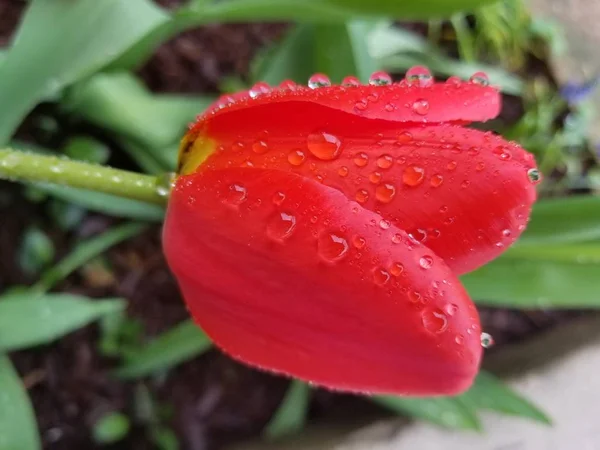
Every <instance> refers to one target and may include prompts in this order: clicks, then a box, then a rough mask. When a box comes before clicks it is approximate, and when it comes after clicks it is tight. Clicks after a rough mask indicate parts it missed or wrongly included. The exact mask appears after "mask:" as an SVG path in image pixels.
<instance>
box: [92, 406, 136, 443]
mask: <svg viewBox="0 0 600 450" xmlns="http://www.w3.org/2000/svg"><path fill="white" fill-rule="evenodd" d="M130 429H131V422H130V420H129V417H127V416H126V415H125V414H122V413H118V412H113V413H109V414H106V415H105V416H104V417H101V418H100V419H99V420H98V421H97V422H96V423H95V424H94V426H93V428H92V436H93V438H94V441H95V442H97V443H98V444H100V445H108V444H114V443H115V442H119V441H121V440H123V439H125V437H126V436H127V434H129V430H130Z"/></svg>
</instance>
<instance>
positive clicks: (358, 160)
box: [354, 152, 369, 167]
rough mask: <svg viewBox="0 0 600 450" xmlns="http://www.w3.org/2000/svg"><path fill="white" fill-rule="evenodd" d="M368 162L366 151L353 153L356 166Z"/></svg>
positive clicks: (361, 165)
mask: <svg viewBox="0 0 600 450" xmlns="http://www.w3.org/2000/svg"><path fill="white" fill-rule="evenodd" d="M368 163H369V156H368V155H367V154H366V153H363V152H361V153H357V154H356V155H354V164H356V165H357V166H358V167H365V166H366V165H367V164H368Z"/></svg>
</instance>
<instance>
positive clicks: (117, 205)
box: [35, 184, 165, 222]
mask: <svg viewBox="0 0 600 450" xmlns="http://www.w3.org/2000/svg"><path fill="white" fill-rule="evenodd" d="M35 186H36V187H37V188H39V189H42V190H43V191H45V192H47V193H49V194H50V195H53V196H54V197H57V198H60V199H61V200H64V201H66V202H70V203H73V204H75V205H79V206H81V207H83V208H86V209H89V210H90V211H96V212H100V213H103V214H106V215H109V216H115V217H122V218H127V219H135V220H144V221H149V222H162V220H163V218H164V214H165V210H164V208H162V207H161V206H158V205H153V204H150V203H144V202H141V201H137V200H131V199H128V198H121V197H117V196H115V195H110V194H104V193H102V192H93V191H87V190H85V189H75V188H70V187H67V186H58V185H55V184H36V185H35Z"/></svg>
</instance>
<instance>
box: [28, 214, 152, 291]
mask: <svg viewBox="0 0 600 450" xmlns="http://www.w3.org/2000/svg"><path fill="white" fill-rule="evenodd" d="M145 228H146V225H144V224H139V223H127V224H124V225H120V226H116V227H114V228H112V229H110V230H108V231H106V232H104V233H102V234H101V235H99V236H95V237H93V238H91V239H88V240H87V241H84V242H80V243H78V244H77V245H76V246H75V247H74V248H73V250H71V253H69V254H68V255H67V256H65V257H64V258H63V259H62V260H61V261H60V262H58V263H57V264H55V265H54V267H52V268H51V269H49V270H47V271H46V272H45V273H44V274H42V276H41V277H40V279H39V280H38V282H37V283H35V284H34V285H33V286H32V288H31V289H32V291H33V292H38V293H43V292H46V291H49V290H50V289H52V287H53V286H54V285H56V283H58V282H59V281H61V280H63V279H64V278H66V277H67V276H68V275H69V274H70V273H71V272H73V271H75V270H77V268H79V267H81V266H82V265H83V264H85V263H86V262H88V261H90V260H91V259H93V258H95V257H96V256H98V255H100V254H101V253H104V252H105V251H106V250H108V249H109V248H110V247H112V246H114V245H116V244H118V243H119V242H122V241H124V240H126V239H128V238H130V237H133V236H135V235H137V234H139V233H141V232H142V231H143V230H144V229H145Z"/></svg>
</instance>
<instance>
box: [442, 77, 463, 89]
mask: <svg viewBox="0 0 600 450" xmlns="http://www.w3.org/2000/svg"><path fill="white" fill-rule="evenodd" d="M446 84H448V85H450V86H454V87H460V85H461V84H462V80H461V79H460V77H457V76H451V77H449V78H448V79H447V80H446Z"/></svg>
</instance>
